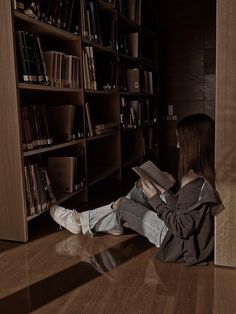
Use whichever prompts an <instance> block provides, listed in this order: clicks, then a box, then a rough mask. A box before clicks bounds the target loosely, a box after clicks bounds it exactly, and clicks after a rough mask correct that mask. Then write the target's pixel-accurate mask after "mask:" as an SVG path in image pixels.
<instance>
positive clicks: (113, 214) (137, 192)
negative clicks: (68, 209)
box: [79, 184, 149, 234]
mask: <svg viewBox="0 0 236 314" xmlns="http://www.w3.org/2000/svg"><path fill="white" fill-rule="evenodd" d="M126 198H128V199H132V200H134V201H136V202H140V203H141V204H143V205H144V206H149V204H148V202H147V201H146V200H145V199H144V197H143V193H142V191H141V189H138V188H137V185H136V184H135V185H134V187H133V188H132V189H131V190H130V192H129V193H128V194H127V195H126ZM79 215H80V216H79V219H80V223H81V227H82V232H83V234H86V233H90V234H93V231H95V232H107V231H109V230H111V229H114V228H118V229H119V228H122V227H121V221H120V214H119V210H118V209H113V208H112V204H108V205H105V206H102V207H98V208H95V209H92V210H88V211H85V212H82V213H80V214H79Z"/></svg>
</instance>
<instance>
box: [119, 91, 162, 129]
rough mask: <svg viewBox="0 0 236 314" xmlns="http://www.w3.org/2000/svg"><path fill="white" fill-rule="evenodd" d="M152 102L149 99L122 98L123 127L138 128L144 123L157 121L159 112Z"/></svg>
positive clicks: (121, 115) (121, 114)
mask: <svg viewBox="0 0 236 314" xmlns="http://www.w3.org/2000/svg"><path fill="white" fill-rule="evenodd" d="M154 109H155V108H154V107H153V106H152V105H151V104H150V102H149V99H145V100H142V101H140V100H126V99H125V98H124V97H122V98H121V113H120V123H121V126H122V128H123V129H136V128H137V127H141V126H142V125H151V124H155V123H156V122H157V118H156V117H157V112H155V110H154Z"/></svg>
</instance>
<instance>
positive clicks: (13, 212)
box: [0, 0, 156, 242]
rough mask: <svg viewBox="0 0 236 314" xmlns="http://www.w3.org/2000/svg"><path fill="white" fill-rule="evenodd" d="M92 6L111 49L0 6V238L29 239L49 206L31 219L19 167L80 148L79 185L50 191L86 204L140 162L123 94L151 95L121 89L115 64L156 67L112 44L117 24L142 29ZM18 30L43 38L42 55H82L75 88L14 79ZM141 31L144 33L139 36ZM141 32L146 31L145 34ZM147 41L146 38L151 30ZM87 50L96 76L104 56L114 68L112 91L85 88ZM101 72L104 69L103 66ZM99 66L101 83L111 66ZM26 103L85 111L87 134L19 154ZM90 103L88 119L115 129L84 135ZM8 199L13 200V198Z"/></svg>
mask: <svg viewBox="0 0 236 314" xmlns="http://www.w3.org/2000/svg"><path fill="white" fill-rule="evenodd" d="M94 1H95V2H96V4H97V7H98V12H99V14H104V15H103V16H105V17H106V18H107V19H108V20H109V24H108V25H110V26H107V27H111V30H110V33H109V32H108V36H109V34H110V36H111V38H110V43H111V46H109V45H107V46H103V45H101V44H100V43H99V41H96V40H90V39H88V38H83V37H84V34H82V33H80V34H79V35H78V34H74V33H70V32H68V31H65V30H63V29H60V28H57V27H56V26H53V25H50V24H47V23H45V22H43V21H40V20H38V19H35V18H32V17H29V16H27V15H25V14H24V13H22V12H18V11H16V10H14V9H13V1H12V3H11V1H2V2H0V23H1V26H2V28H4V32H3V34H2V36H1V38H0V49H1V51H2V54H1V58H0V77H1V78H2V77H3V78H4V77H7V78H8V79H7V80H1V81H0V96H1V99H2V101H1V103H2V104H4V105H2V106H1V107H2V108H1V113H2V114H1V117H0V131H1V134H5V135H4V136H1V137H0V138H1V142H0V144H1V147H4V151H3V153H2V154H1V157H0V158H1V160H0V171H1V174H2V175H1V180H0V184H1V186H2V187H3V188H2V190H1V191H0V198H1V208H0V214H1V222H0V239H6V240H14V241H21V242H26V241H28V240H29V235H28V222H29V221H31V220H32V219H37V217H38V216H39V215H41V214H43V213H44V212H45V211H47V210H48V208H47V209H45V210H43V211H42V212H41V213H37V214H33V215H31V216H28V210H27V206H28V205H27V195H26V187H25V177H24V166H25V165H28V163H30V162H32V163H37V160H38V159H40V160H41V161H47V158H48V157H49V156H54V154H55V155H57V154H60V153H65V154H68V153H69V152H72V153H73V152H75V151H76V150H77V149H80V148H83V149H84V156H85V164H84V175H85V183H84V187H83V188H81V189H80V190H78V191H74V192H73V193H59V194H58V193H54V194H55V197H56V203H57V204H63V202H64V201H68V200H69V199H70V198H72V197H78V199H79V200H87V199H88V195H89V193H88V192H89V188H90V187H91V186H93V185H95V184H99V182H101V181H102V180H104V179H106V178H108V177H110V176H114V177H115V178H117V179H122V171H123V169H124V168H126V167H128V166H129V165H131V164H132V163H134V162H141V161H142V160H143V158H144V155H143V151H142V138H143V126H141V125H140V126H138V127H137V128H136V129H135V128H133V129H130V130H123V129H122V127H121V125H120V117H121V98H122V97H124V98H125V99H127V100H128V101H129V100H130V101H132V100H140V101H141V100H142V99H144V98H145V97H153V98H155V96H156V94H155V95H148V93H144V92H143V90H142V86H141V89H140V92H138V93H136V92H129V91H125V92H123V91H121V90H120V86H119V79H120V75H121V74H120V68H119V65H120V63H122V64H123V65H124V67H125V68H126V69H127V68H128V67H130V66H131V67H134V68H139V69H140V71H143V69H144V68H145V69H146V68H148V67H149V69H150V71H151V70H153V71H154V69H155V66H156V65H155V64H153V63H152V62H151V61H150V60H141V59H140V58H134V57H132V56H131V55H128V54H126V53H123V52H120V51H118V50H117V42H116V41H117V40H118V39H117V37H116V35H117V34H118V32H119V26H120V25H121V24H122V27H123V26H124V28H125V32H126V31H127V33H129V32H138V33H139V35H140V32H141V27H140V26H139V25H138V24H137V23H135V22H133V21H131V20H129V18H127V16H125V15H124V14H123V13H122V12H118V9H117V8H115V7H113V6H111V5H109V4H107V3H105V2H104V1H102V0H94ZM80 13H81V12H80ZM102 22H103V21H102ZM103 26H104V25H103ZM105 28H106V25H105ZM103 29H104V27H103ZM16 30H20V31H25V32H28V33H34V34H36V35H38V37H39V38H40V40H42V47H43V50H47V51H48V50H49V51H59V52H61V53H63V54H67V55H74V56H77V57H78V58H80V61H81V62H80V69H79V71H80V73H79V78H80V86H79V87H77V88H69V87H58V86H54V85H53V86H52V85H43V84H36V83H26V82H22V80H21V78H20V76H19V67H20V63H19V59H18V58H17V53H18V52H17V44H18V43H17V36H16ZM143 33H145V32H144V31H143ZM146 33H148V32H147V31H146ZM105 35H107V34H105ZM147 36H149V37H150V33H148V34H147ZM86 46H89V47H92V49H93V52H94V60H95V61H94V62H95V71H97V70H98V69H99V64H96V62H97V60H100V59H99V58H100V57H102V58H103V59H101V60H103V61H102V62H104V65H105V63H106V62H107V64H113V65H114V68H112V69H111V71H115V72H114V73H115V74H114V82H113V81H112V83H111V86H112V89H110V90H109V89H107V90H106V89H105V88H106V86H105V87H104V85H101V86H102V88H104V89H101V88H100V89H88V88H87V89H86V88H85V82H84V79H85V77H84V72H83V66H84V62H83V58H82V55H83V47H86ZM97 57H98V59H97ZM149 61H150V62H149ZM98 62H100V61H98ZM145 63H146V64H145ZM102 65H103V64H102ZM100 66H101V65H100ZM101 68H102V69H103V66H102V67H101ZM104 69H105V70H103V71H102V73H99V75H96V77H97V78H98V80H99V79H102V75H104V74H106V71H107V69H108V68H104ZM90 70H91V69H90ZM90 74H91V73H90ZM96 74H97V73H96ZM140 74H141V72H140ZM140 82H141V81H140ZM114 86H115V87H114ZM24 102H25V103H26V104H27V105H29V106H31V105H34V104H35V105H37V106H40V105H41V104H43V105H44V106H45V107H47V106H50V105H57V104H58V105H66V104H76V105H79V106H80V107H82V108H83V113H82V121H83V133H84V137H83V138H81V139H80V138H79V139H76V140H72V141H68V142H64V141H62V142H61V143H60V142H59V143H58V142H56V141H55V143H56V144H51V145H47V146H40V145H38V146H37V147H36V148H34V149H30V150H23V144H24V143H23V130H22V122H21V120H22V118H21V106H22V103H24ZM87 102H88V103H89V104H90V103H91V104H92V105H91V118H92V122H93V123H95V122H97V123H98V122H100V123H103V122H115V123H116V124H117V127H116V128H115V129H112V130H111V131H110V132H108V133H104V134H101V135H95V136H91V137H90V136H88V129H87V125H86V119H87V117H86V110H85V104H86V103H87ZM103 120H104V121H103ZM124 145H125V146H127V147H128V146H130V147H131V148H130V150H129V151H128V153H127V154H128V155H127V156H123V155H122V154H123V152H124V149H126V148H125V147H124ZM93 159H94V160H93ZM94 161H95V162H94ZM52 189H53V186H52ZM12 191H14V193H13V192H12ZM12 194H14V195H13V196H12ZM2 217H4V219H2Z"/></svg>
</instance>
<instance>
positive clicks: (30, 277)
mask: <svg viewBox="0 0 236 314" xmlns="http://www.w3.org/2000/svg"><path fill="white" fill-rule="evenodd" d="M31 233H32V234H31V241H30V242H29V243H27V244H19V243H14V242H7V241H0V299H1V300H0V313H2V314H8V313H13V314H17V313H31V312H32V313H55V314H57V313H66V314H67V313H69V314H73V313H76V314H77V313H88V314H93V313H94V314H95V313H96V314H98V313H104V314H106V313H107V314H110V313H111V314H113V313H119V314H120V313H125V314H126V313H127V314H132V313H135V314H137V313H140V314H141V313H142V314H146V313H147V314H149V313H160V314H162V313H163V314H169V313H176V314H180V313H184V314H187V313H189V314H193V313H196V314H204V313H206V314H209V313H222V314H233V313H236V269H229V268H222V267H221V268H220V267H215V266H214V265H213V264H211V265H209V266H206V267H204V266H195V267H191V268H187V267H185V266H184V265H182V264H167V263H162V262H160V261H158V260H157V259H155V252H156V250H157V249H156V248H155V247H154V246H153V245H151V244H150V243H149V242H148V241H147V240H146V239H145V238H143V237H141V236H139V235H137V234H136V233H134V232H133V231H132V230H130V229H126V233H125V234H124V235H122V236H119V237H115V236H111V235H100V236H96V237H93V238H92V237H89V236H82V235H72V234H70V233H69V232H68V231H66V230H60V229H59V228H58V226H57V225H56V224H55V223H54V222H53V221H52V220H51V219H50V217H49V215H48V214H44V215H42V217H41V218H40V219H38V220H37V221H35V222H33V223H32V225H31Z"/></svg>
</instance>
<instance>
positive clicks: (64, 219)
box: [50, 205, 81, 234]
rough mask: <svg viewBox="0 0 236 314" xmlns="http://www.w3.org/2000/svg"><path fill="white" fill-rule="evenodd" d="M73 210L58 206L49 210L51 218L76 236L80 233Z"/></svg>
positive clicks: (79, 226)
mask: <svg viewBox="0 0 236 314" xmlns="http://www.w3.org/2000/svg"><path fill="white" fill-rule="evenodd" d="M76 214H77V212H76V211H75V210H70V209H66V208H64V207H60V206H58V205H53V206H52V207H51V208H50V215H51V217H52V218H53V219H54V220H55V221H56V222H57V223H58V224H59V225H60V227H64V228H65V229H67V230H69V231H70V232H72V233H74V234H77V233H80V232H81V225H80V224H79V223H78V222H77V221H76Z"/></svg>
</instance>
